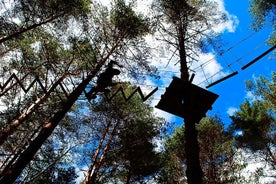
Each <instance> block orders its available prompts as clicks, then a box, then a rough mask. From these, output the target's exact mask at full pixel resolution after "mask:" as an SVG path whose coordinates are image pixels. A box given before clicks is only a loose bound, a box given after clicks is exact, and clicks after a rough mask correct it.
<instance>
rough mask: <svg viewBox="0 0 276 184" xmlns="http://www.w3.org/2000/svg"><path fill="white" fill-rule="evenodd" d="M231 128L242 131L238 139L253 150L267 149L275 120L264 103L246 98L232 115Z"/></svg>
mask: <svg viewBox="0 0 276 184" xmlns="http://www.w3.org/2000/svg"><path fill="white" fill-rule="evenodd" d="M231 119H232V124H231V129H232V130H234V131H241V133H240V134H241V135H238V136H237V140H239V141H240V143H241V144H242V145H244V146H245V147H248V148H250V149H252V150H253V151H256V150H262V149H265V148H266V147H267V145H268V143H269V133H270V130H271V129H270V128H271V125H272V123H273V121H274V119H273V117H272V116H271V114H269V112H268V111H267V110H266V108H265V107H264V105H263V104H262V103H261V102H259V101H255V102H253V103H252V104H250V102H249V101H248V100H246V101H245V102H244V103H243V104H241V105H240V110H239V111H237V112H235V114H234V115H233V116H231Z"/></svg>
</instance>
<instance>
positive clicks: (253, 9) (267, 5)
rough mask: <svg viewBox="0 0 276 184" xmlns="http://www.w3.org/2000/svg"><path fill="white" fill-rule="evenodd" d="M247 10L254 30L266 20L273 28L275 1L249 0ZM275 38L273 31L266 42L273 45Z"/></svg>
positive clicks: (260, 26)
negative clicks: (251, 18)
mask: <svg viewBox="0 0 276 184" xmlns="http://www.w3.org/2000/svg"><path fill="white" fill-rule="evenodd" d="M248 11H249V13H251V15H252V17H253V20H252V28H253V29H254V30H259V29H262V27H263V26H264V25H265V23H266V22H267V21H269V22H270V24H271V25H272V26H273V29H274V30H275V18H276V3H275V1H274V0H250V7H249V10H248ZM275 39H276V38H275V33H272V34H271V35H270V38H269V40H268V43H269V44H271V45H275V44H276V42H275Z"/></svg>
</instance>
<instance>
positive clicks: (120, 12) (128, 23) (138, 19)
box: [111, 0, 150, 39]
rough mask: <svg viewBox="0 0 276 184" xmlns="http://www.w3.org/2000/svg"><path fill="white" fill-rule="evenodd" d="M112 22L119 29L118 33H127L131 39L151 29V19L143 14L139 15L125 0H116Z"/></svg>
mask: <svg viewBox="0 0 276 184" xmlns="http://www.w3.org/2000/svg"><path fill="white" fill-rule="evenodd" d="M111 23H112V24H113V25H114V26H115V28H116V29H117V30H118V35H127V37H128V38H130V39H131V38H135V37H137V36H138V35H140V36H142V35H145V34H147V33H149V31H150V26H149V20H148V19H146V17H144V16H143V15H141V14H139V15H137V14H136V13H135V12H134V11H133V9H132V7H131V5H130V4H129V5H126V4H125V2H124V0H116V1H115V6H114V8H113V9H112V10H111Z"/></svg>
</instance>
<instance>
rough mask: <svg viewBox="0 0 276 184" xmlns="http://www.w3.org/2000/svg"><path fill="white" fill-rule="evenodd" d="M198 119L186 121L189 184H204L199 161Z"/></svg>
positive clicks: (187, 119)
mask: <svg viewBox="0 0 276 184" xmlns="http://www.w3.org/2000/svg"><path fill="white" fill-rule="evenodd" d="M199 121H200V119H199V120H198V118H186V119H185V140H186V143H185V153H186V158H187V170H186V176H187V181H188V184H201V183H202V176H203V174H202V170H201V166H200V160H199V144H198V140H197V134H198V133H197V130H196V127H195V124H196V123H198V122H199Z"/></svg>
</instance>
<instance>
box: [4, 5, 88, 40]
mask: <svg viewBox="0 0 276 184" xmlns="http://www.w3.org/2000/svg"><path fill="white" fill-rule="evenodd" d="M3 4H4V3H3ZM3 7H5V8H3V10H4V13H2V14H1V22H2V23H3V24H2V26H1V27H0V29H1V33H0V43H3V42H5V41H7V40H11V39H13V38H16V37H19V36H20V35H21V34H23V33H25V32H27V31H30V30H32V29H35V28H38V27H40V26H42V25H45V24H47V23H50V22H51V23H54V24H55V25H56V26H57V27H59V28H62V27H63V28H64V27H66V25H68V23H69V21H68V20H69V19H70V18H72V17H74V18H75V19H78V20H82V19H83V20H84V19H85V17H86V15H87V14H88V13H89V12H90V1H87V0H70V1H63V0H62V1H54V0H46V1H45V0H43V1H40V0H39V1H34V0H24V1H17V0H16V1H15V2H14V3H13V6H10V7H12V9H7V8H6V7H9V6H5V5H3ZM13 18H15V19H19V21H20V24H18V23H15V22H14V21H13V20H12V19H13Z"/></svg>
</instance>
